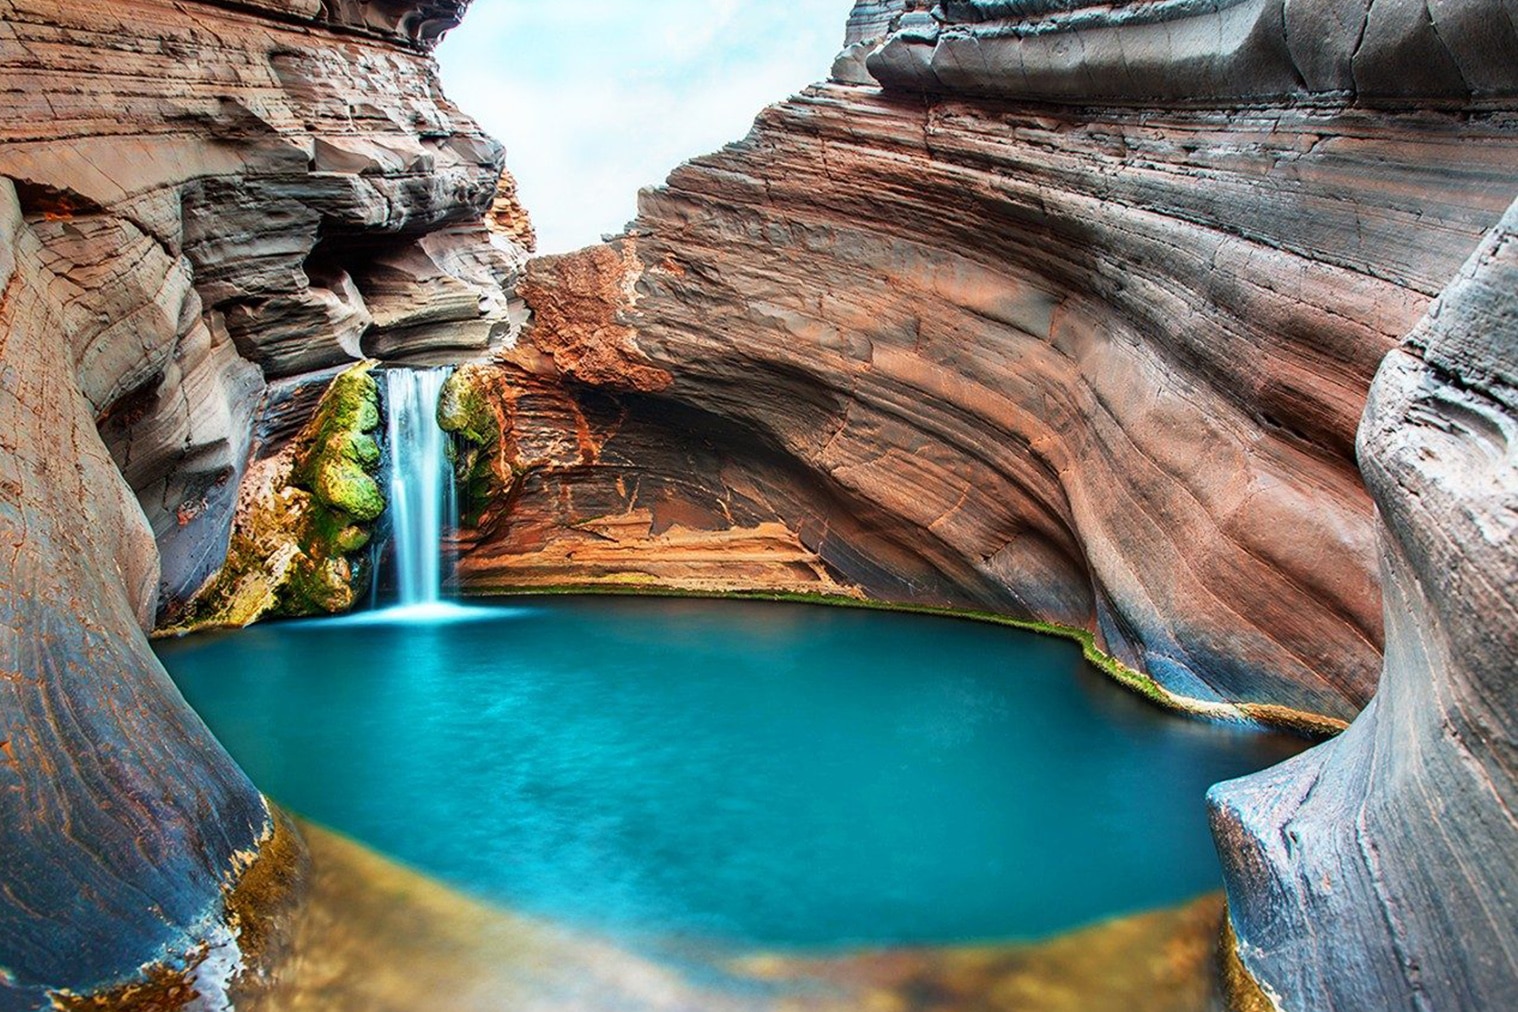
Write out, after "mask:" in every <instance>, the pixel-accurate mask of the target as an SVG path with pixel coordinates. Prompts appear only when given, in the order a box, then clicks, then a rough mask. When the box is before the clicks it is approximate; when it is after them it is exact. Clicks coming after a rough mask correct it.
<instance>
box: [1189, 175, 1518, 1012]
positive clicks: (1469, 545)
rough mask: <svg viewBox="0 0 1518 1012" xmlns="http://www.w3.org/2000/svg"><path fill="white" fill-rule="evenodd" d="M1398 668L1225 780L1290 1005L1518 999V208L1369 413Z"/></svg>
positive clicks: (1369, 454)
mask: <svg viewBox="0 0 1518 1012" xmlns="http://www.w3.org/2000/svg"><path fill="white" fill-rule="evenodd" d="M1360 461H1361V464H1362V466H1363V468H1364V471H1365V479H1366V484H1367V485H1368V486H1369V487H1370V490H1371V493H1372V495H1374V497H1375V500H1376V504H1377V506H1378V507H1379V510H1380V515H1381V518H1382V520H1383V521H1384V522H1385V527H1384V530H1383V533H1382V537H1381V566H1382V573H1383V577H1384V587H1385V593H1386V620H1387V623H1386V624H1387V650H1386V668H1385V672H1384V674H1383V675H1382V679H1381V687H1380V691H1379V692H1378V693H1377V694H1376V698H1375V699H1374V700H1373V701H1372V702H1371V704H1370V706H1369V707H1368V708H1367V709H1366V711H1365V713H1364V714H1363V715H1361V717H1360V718H1359V719H1358V720H1357V721H1355V723H1354V725H1353V726H1352V727H1351V728H1350V729H1349V730H1348V731H1347V732H1345V733H1344V734H1343V735H1342V736H1341V737H1339V738H1337V739H1336V740H1334V741H1332V742H1330V743H1328V744H1326V745H1323V746H1321V747H1319V748H1316V749H1313V750H1312V751H1310V752H1308V753H1304V754H1303V755H1302V756H1300V757H1299V758H1297V759H1294V760H1292V761H1290V762H1287V763H1285V764H1283V765H1281V766H1279V767H1277V768H1276V769H1274V770H1271V771H1268V772H1266V773H1262V774H1259V775H1257V776H1254V777H1250V778H1247V779H1245V780H1241V781H1236V782H1234V783H1231V784H1225V785H1222V786H1221V787H1219V788H1216V789H1215V790H1214V798H1213V804H1214V823H1215V825H1216V826H1217V829H1218V837H1219V839H1220V840H1221V841H1223V842H1224V844H1225V845H1226V846H1225V847H1224V855H1225V860H1226V862H1227V864H1228V871H1229V886H1230V890H1229V891H1230V897H1231V901H1232V909H1233V922H1234V926H1235V929H1236V930H1237V932H1238V934H1239V939H1240V947H1239V948H1240V954H1241V956H1242V957H1243V959H1244V962H1245V964H1246V966H1248V967H1249V968H1250V969H1251V970H1252V971H1253V972H1254V974H1255V976H1256V977H1257V978H1258V979H1259V980H1260V981H1261V982H1262V983H1264V984H1265V985H1267V986H1268V988H1269V989H1270V991H1271V992H1273V993H1274V994H1275V995H1278V996H1279V997H1280V1004H1281V1006H1282V1007H1283V1008H1287V1009H1319V1008H1322V1009H1330V1008H1332V1009H1339V1008H1345V1009H1348V1008H1357V1009H1358V1008H1364V1009H1372V1008H1374V1009H1495V1008H1509V1007H1512V1006H1513V1005H1514V1004H1515V1003H1518V896H1515V895H1514V893H1513V889H1514V868H1515V857H1518V822H1515V819H1514V815H1513V813H1514V810H1515V807H1518V783H1515V779H1514V770H1515V768H1518V763H1515V759H1518V754H1515V748H1518V705H1515V703H1518V686H1515V684H1514V677H1513V676H1514V660H1515V658H1518V594H1515V588H1518V204H1514V206H1513V207H1512V209H1510V210H1509V211H1508V213H1507V215H1506V216H1505V217H1504V218H1503V219H1502V221H1501V223H1500V224H1499V225H1498V226H1497V227H1496V228H1495V229H1494V230H1493V231H1492V233H1491V235H1490V236H1488V238H1487V240H1486V242H1484V243H1483V244H1482V245H1481V247H1480V249H1478V250H1477V251H1476V253H1475V254H1474V255H1473V256H1472V257H1471V259H1470V261H1469V262H1468V263H1467V264H1466V266H1465V268H1464V270H1463V271H1462V272H1461V274H1460V276H1459V277H1458V278H1457V279H1456V280H1455V281H1454V282H1453V283H1452V284H1451V285H1450V286H1449V288H1448V289H1446V290H1445V292H1444V294H1443V295H1442V296H1441V297H1440V298H1439V301H1438V302H1436V303H1435V304H1434V306H1433V307H1432V308H1431V309H1430V311H1429V314H1428V315H1427V316H1426V317H1425V318H1424V319H1423V321H1422V322H1421V323H1419V324H1418V326H1417V327H1416V328H1414V330H1413V331H1412V333H1411V334H1409V335H1408V337H1407V340H1406V341H1405V342H1403V344H1402V345H1401V347H1400V348H1398V349H1397V350H1396V351H1394V352H1393V353H1392V354H1390V355H1389V356H1387V358H1386V361H1385V363H1384V364H1383V365H1382V366H1381V370H1380V373H1379V374H1378V375H1377V378H1376V382H1375V385H1374V386H1373V387H1372V389H1371V400H1370V406H1369V408H1368V409H1367V411H1366V414H1365V421H1364V424H1363V425H1362V426H1361V428H1360Z"/></svg>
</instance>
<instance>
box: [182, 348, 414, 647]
mask: <svg viewBox="0 0 1518 1012" xmlns="http://www.w3.org/2000/svg"><path fill="white" fill-rule="evenodd" d="M373 367H374V363H372V362H364V363H361V364H359V365H357V366H354V367H353V368H351V369H349V370H347V371H346V372H343V373H342V374H340V375H339V376H338V377H337V378H336V379H334V380H333V381H332V383H331V385H330V386H328V388H327V391H326V393H325V394H324V395H323V396H322V400H321V403H320V404H319V405H318V407H317V410H316V413H315V415H313V416H312V418H311V420H310V421H309V422H308V423H307V424H306V427H305V428H304V429H303V430H301V434H300V435H299V436H298V437H296V439H295V440H294V442H293V443H292V444H291V446H290V448H289V449H288V450H287V451H286V454H288V458H287V461H288V462H287V463H284V464H281V465H279V466H278V467H277V468H276V469H275V470H274V471H272V472H269V473H267V474H266V476H265V477H264V479H262V480H264V481H265V482H266V485H265V486H263V488H262V491H260V492H259V493H258V494H256V495H255V496H254V497H253V500H254V501H253V504H252V505H251V507H248V508H246V509H245V510H244V511H243V512H240V513H239V514H238V517H237V519H236V522H235V523H234V525H233V533H232V538H231V543H230V545H229V549H228V552H227V561H226V563H225V564H224V565H223V566H222V568H221V571H220V572H219V573H217V575H216V576H215V577H214V578H213V579H212V580H211V581H209V582H208V583H207V584H206V586H205V587H203V588H202V589H201V591H200V593H198V594H197V595H196V596H195V598H194V599H193V600H192V601H191V602H189V604H188V605H187V606H186V607H185V609H184V611H183V612H182V613H181V614H180V615H179V616H177V617H176V618H175V619H174V620H173V621H172V623H171V625H170V627H169V628H167V629H165V630H164V632H166V633H170V632H172V633H182V632H189V631H193V630H195V629H204V628H212V627H224V626H243V625H249V624H251V623H252V622H254V621H257V620H258V619H259V618H263V617H266V616H270V615H284V616H289V617H301V616H307V615H330V614H336V613H339V612H344V611H347V610H349V609H350V608H352V607H353V605H354V603H355V601H356V600H357V599H358V596H359V594H358V591H357V589H356V588H357V587H359V586H361V585H362V584H363V583H364V581H365V578H366V570H367V566H366V559H365V557H364V556H363V555H361V554H360V553H362V552H363V550H364V549H365V548H367V547H368V545H369V539H370V530H369V525H370V524H372V523H373V522H374V521H375V520H378V519H379V518H380V516H381V515H382V514H383V513H384V511H385V497H384V494H383V493H382V492H381V491H380V484H379V482H378V481H377V480H376V478H375V472H377V471H378V470H379V466H380V460H381V453H380V446H379V443H378V442H376V441H375V439H374V436H373V435H372V433H373V432H374V431H375V430H376V429H378V428H379V424H380V409H379V385H378V384H377V383H376V382H375V380H374V377H373V376H372V375H371V371H372V369H373Z"/></svg>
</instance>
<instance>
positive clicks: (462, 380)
mask: <svg viewBox="0 0 1518 1012" xmlns="http://www.w3.org/2000/svg"><path fill="white" fill-rule="evenodd" d="M474 379H475V376H474V370H472V369H470V368H468V367H467V366H466V367H464V368H462V369H458V370H455V371H454V373H453V375H452V376H450V377H448V381H447V382H446V383H444V384H443V390H442V395H441V396H440V397H439V398H438V404H437V423H438V426H439V427H441V428H442V430H443V431H444V432H451V433H453V434H454V435H456V436H459V437H460V438H462V439H464V440H467V441H468V442H470V443H472V444H474V445H475V446H489V445H491V444H492V443H494V442H495V441H496V440H497V439H499V438H500V419H499V417H498V416H497V415H496V413H495V411H494V409H493V408H492V407H491V404H490V396H489V394H488V393H487V392H486V391H485V390H484V389H483V388H482V387H481V386H480V385H479V384H477V383H476V382H475V381H474Z"/></svg>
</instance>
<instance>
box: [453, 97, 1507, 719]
mask: <svg viewBox="0 0 1518 1012" xmlns="http://www.w3.org/2000/svg"><path fill="white" fill-rule="evenodd" d="M1515 191H1518V131H1515V129H1514V123H1513V121H1512V120H1511V118H1510V117H1508V116H1506V115H1504V114H1499V113H1491V114H1479V113H1478V114H1470V115H1465V114H1459V113H1444V112H1429V111H1421V112H1401V113H1390V112H1385V113H1375V112H1368V111H1365V110H1363V109H1358V108H1354V107H1348V106H1336V107H1328V108H1317V107H1297V106H1291V105H1286V106H1280V107H1269V108H1261V109H1250V110H1180V109H1152V110H1141V109H1136V110H1121V109H1106V110H1094V111H1093V110H1073V109H1060V108H1056V107H1050V106H1038V107H1030V106H1015V105H1004V104H991V103H988V102H982V101H968V100H960V99H939V100H935V101H931V102H927V103H924V101H922V100H921V99H919V98H915V97H913V98H907V97H902V96H898V95H893V94H890V93H885V94H882V93H881V92H880V91H879V90H877V89H873V88H866V87H855V86H845V85H837V84H834V85H829V86H826V87H820V88H816V89H813V90H811V91H809V92H807V93H806V94H805V95H803V96H801V97H798V98H796V99H793V100H792V101H790V102H787V103H785V104H783V105H780V106H776V107H774V108H772V109H770V110H768V111H767V112H765V113H764V114H763V115H762V116H761V117H760V119H759V122H758V124H757V125H756V128H755V131H754V133H753V134H752V135H751V136H750V137H749V138H747V139H746V140H744V141H743V142H741V143H739V144H736V145H732V146H729V147H728V148H727V149H725V150H724V151H722V152H719V153H717V154H714V155H711V156H708V157H706V158H701V159H697V160H696V161H694V162H692V163H690V164H688V165H686V166H684V167H682V168H680V169H679V170H677V171H676V172H675V173H674V175H673V176H671V177H670V180H669V183H668V185H667V186H666V187H665V188H664V189H661V190H658V191H653V192H650V193H647V194H645V196H644V198H643V203H642V214H641V216H640V218H639V219H638V221H637V222H636V223H635V225H634V228H633V235H632V236H629V237H627V238H624V239H621V240H619V241H617V242H616V243H614V244H613V245H612V246H610V247H598V248H593V249H592V250H590V251H586V252H583V253H579V254H573V255H571V257H570V258H569V259H570V262H571V263H572V264H573V266H571V265H570V264H566V262H565V260H564V259H562V258H548V259H546V260H543V261H535V262H533V263H532V264H531V265H530V266H529V268H528V271H527V275H526V279H525V282H524V283H523V285H522V286H520V288H519V291H520V292H521V294H522V295H523V296H524V297H525V298H526V300H527V301H528V303H529V304H530V305H532V306H534V307H535V308H537V307H539V306H541V311H540V313H539V315H538V318H537V320H536V321H535V323H534V324H533V326H532V329H531V330H530V332H529V334H528V336H527V337H526V338H525V339H524V341H523V342H522V344H521V345H520V346H519V347H518V348H517V349H516V350H515V351H514V352H512V353H511V356H510V364H509V365H507V366H503V368H506V369H517V370H525V371H526V372H528V373H530V374H531V376H532V379H531V380H530V381H526V382H518V383H517V384H516V388H517V389H518V390H520V391H522V392H523V393H524V396H521V397H519V398H516V399H515V400H514V401H513V404H512V421H511V426H512V428H511V433H510V434H509V436H508V437H507V441H508V442H511V443H513V444H514V445H515V446H518V447H522V446H538V445H554V446H565V447H569V448H570V449H571V452H570V453H569V456H568V457H567V458H565V457H562V456H561V457H560V458H557V459H558V461H559V462H558V464H557V466H555V467H552V468H548V469H543V468H537V467H535V466H534V464H533V462H534V461H535V460H537V459H540V458H543V459H546V457H545V455H544V454H542V453H537V452H525V453H524V452H521V451H514V452H513V454H508V456H511V457H512V460H511V461H507V464H508V465H509V466H508V467H506V468H504V469H503V471H502V478H503V481H502V484H503V485H509V487H510V489H511V491H510V493H509V494H508V495H504V496H497V502H498V503H504V502H507V501H509V502H510V509H511V515H510V516H498V517H495V518H494V519H496V520H498V521H499V522H497V523H493V524H491V525H488V526H487V527H485V528H481V529H480V530H479V531H478V532H476V533H475V534H474V536H473V537H474V541H473V543H472V544H471V545H470V546H469V547H468V550H467V551H466V553H465V555H464V560H463V568H462V579H463V581H464V584H465V586H467V587H470V588H472V589H476V590H484V589H496V588H498V587H500V586H501V585H503V584H509V583H512V582H528V583H533V582H543V580H544V579H558V578H559V574H558V572H557V570H556V571H555V572H554V573H552V574H550V573H548V572H547V571H546V570H545V571H544V572H543V573H542V574H533V573H532V572H531V570H532V568H533V560H534V558H538V559H542V560H545V565H551V563H548V562H547V560H550V559H553V558H556V557H558V556H561V555H563V554H565V553H566V552H569V553H573V552H577V551H579V550H581V549H582V548H583V549H585V550H587V551H594V546H596V545H598V544H599V543H600V539H598V538H597V537H596V535H595V534H594V533H593V532H591V531H589V530H587V529H585V527H584V526H583V525H581V523H580V522H581V521H586V522H594V523H605V522H606V518H608V517H626V518H629V519H631V518H633V517H634V516H635V515H639V514H640V513H641V512H646V511H652V512H654V513H661V512H662V514H663V515H664V516H666V517H675V516H677V515H679V516H680V517H681V519H679V520H678V521H676V520H669V521H664V522H660V521H658V520H655V521H654V522H653V523H652V524H651V525H650V524H643V525H642V533H640V535H639V537H638V541H639V542H640V546H639V547H640V552H639V553H637V554H636V556H635V553H631V552H628V553H624V555H623V558H624V563H623V565H622V567H621V571H622V572H621V576H620V577H618V575H617V574H616V573H614V572H610V571H606V572H602V571H600V570H597V571H594V572H585V573H582V574H581V575H582V577H583V578H584V579H583V580H581V581H576V582H589V581H590V580H603V579H604V580H614V579H618V578H622V579H628V580H652V581H658V580H663V579H664V577H663V576H658V575H650V574H652V573H653V570H654V569H657V568H661V567H662V560H661V556H660V553H661V550H662V547H663V543H662V542H661V541H660V539H659V537H658V536H657V535H658V533H659V531H660V530H665V529H669V527H670V525H671V524H673V523H678V524H680V526H681V527H683V528H686V529H696V530H707V531H716V532H732V531H740V530H753V529H755V528H756V527H758V526H760V525H765V524H780V525H782V526H784V527H786V528H789V529H790V530H791V531H793V532H795V535H796V537H797V539H798V540H799V542H800V543H801V544H802V546H803V547H804V548H805V549H806V550H807V551H808V552H810V553H811V555H812V556H813V557H814V558H813V562H814V565H813V566H808V567H807V568H808V569H809V570H810V569H815V564H816V563H820V564H821V565H822V566H824V567H825V569H826V571H827V572H828V573H829V574H830V576H829V579H830V580H831V581H833V582H835V583H839V584H842V585H847V586H852V587H856V588H858V590H859V592H862V593H867V594H869V595H871V596H875V597H880V598H886V599H896V600H918V601H929V602H933V603H942V604H951V605H959V606H964V607H976V608H988V609H993V610H1000V611H1007V612H1011V613H1014V614H1020V615H1031V616H1036V617H1039V618H1043V619H1048V620H1053V621H1058V622H1063V623H1066V624H1069V625H1074V626H1080V627H1084V628H1089V629H1092V630H1094V631H1096V632H1097V633H1098V635H1099V636H1100V638H1101V640H1102V641H1103V642H1104V643H1105V644H1106V645H1107V647H1108V649H1109V650H1111V652H1113V653H1114V654H1116V655H1117V656H1118V657H1120V658H1121V659H1123V660H1124V661H1127V662H1128V663H1130V664H1132V665H1133V666H1135V667H1138V668H1141V669H1143V670H1146V671H1148V672H1149V673H1150V674H1152V675H1153V676H1154V677H1155V678H1156V679H1157V680H1159V681H1160V682H1161V683H1162V684H1164V685H1166V687H1167V688H1170V689H1172V690H1173V691H1176V692H1178V693H1180V694H1182V695H1187V696H1191V697H1196V698H1200V699H1213V700H1217V699H1228V700H1238V701H1255V702H1271V703H1277V704H1282V705H1286V706H1290V707H1295V708H1298V709H1301V710H1306V711H1311V712H1315V713H1319V714H1323V715H1327V716H1330V717H1336V718H1342V719H1348V718H1350V717H1352V716H1353V715H1354V714H1355V713H1356V712H1358V710H1359V708H1360V707H1361V706H1363V705H1364V704H1365V702H1366V701H1367V700H1368V699H1369V697H1370V695H1371V693H1372V691H1373V689H1374V686H1375V682H1376V678H1377V674H1378V672H1379V669H1380V662H1381V657H1380V646H1381V636H1382V630H1381V599H1380V594H1379V590H1378V581H1377V575H1376V551H1375V527H1374V517H1373V511H1372V508H1371V503H1370V501H1369V499H1368V497H1367V495H1366V493H1365V491H1364V489H1363V487H1362V485H1361V481H1360V477H1359V473H1358V470H1357V468H1356V465H1355V460H1354V433H1355V429H1356V426H1357V425H1358V422H1359V417H1360V413H1361V410H1362V408H1363V406H1364V403H1365V396H1366V391H1367V390H1368V389H1369V386H1370V380H1371V377H1372V376H1373V375H1374V373H1375V370H1376V368H1377V366H1378V365H1379V364H1380V361H1381V359H1382V358H1383V357H1384V355H1385V354H1386V353H1387V352H1388V351H1389V350H1390V349H1391V348H1392V347H1393V346H1394V345H1395V344H1396V342H1397V341H1398V340H1399V339H1400V338H1401V336H1402V335H1403V334H1405V333H1406V332H1407V331H1408V329H1409V328H1410V327H1411V326H1412V325H1413V323H1414V322H1416V320H1417V319H1418V318H1419V316H1421V315H1422V313H1423V312H1424V311H1425V309H1426V308H1427V305H1428V303H1429V300H1430V299H1431V298H1432V297H1433V296H1434V295H1436V294H1437V293H1438V291H1439V290H1440V288H1441V287H1442V286H1443V285H1444V284H1445V282H1447V281H1448V279H1449V278H1450V277H1451V276H1453V274H1454V273H1455V271H1456V270H1457V269H1458V267H1459V265H1460V263H1461V262H1462V261H1463V260H1464V259H1465V257H1466V256H1467V255H1468V254H1469V252H1470V250H1471V249H1472V248H1473V247H1474V246H1475V245H1476V243H1477V242H1479V240H1480V237H1481V234H1482V233H1483V232H1484V231H1485V230H1486V229H1487V228H1489V227H1490V226H1491V225H1492V223H1493V222H1495V221H1496V220H1497V218H1498V217H1499V216H1500V215H1501V213H1502V211H1503V209H1504V208H1505V207H1506V205H1507V202H1508V201H1509V200H1510V199H1511V197H1512V194H1513V193H1514V192H1515ZM592 289H593V290H595V291H597V292H599V293H601V294H600V295H598V296H596V297H594V298H591V297H589V296H588V295H587V294H586V293H587V292H588V291H590V290H592ZM544 383H547V384H549V385H553V384H554V383H557V384H558V386H559V388H560V390H561V392H560V393H557V394H547V393H544V394H541V395H540V394H537V393H535V391H538V390H540V389H542V385H543V384H544ZM508 385H510V384H508ZM655 432H657V433H659V434H658V435H654V434H653V433H655ZM577 433H578V434H579V435H576V434H577ZM587 434H588V435H589V437H590V439H589V442H586V441H585V439H584V438H582V437H584V436H586V435H587ZM566 440H567V441H569V442H566ZM569 462H572V466H568V464H569ZM513 468H514V470H513ZM507 472H510V473H507ZM620 526H621V527H622V528H623V529H624V531H625V529H626V528H627V527H628V526H629V525H626V524H623V525H620ZM645 534H646V535H647V536H645ZM617 537H618V540H619V541H621V542H622V543H623V544H624V545H625V544H626V543H627V541H628V536H627V535H626V534H625V533H619V534H618V535H617ZM545 546H551V547H545ZM777 562H780V564H783V565H787V566H789V565H791V559H790V558H789V557H784V558H783V560H782V559H780V558H777ZM540 575H541V577H542V579H540V578H539V576H540ZM749 578H750V577H749V574H748V572H747V571H746V569H745V570H735V571H734V572H733V574H732V579H731V581H730V582H731V584H732V585H733V586H734V587H738V586H742V585H743V584H744V583H745V582H746V581H747V580H748V579H749ZM792 582H793V583H794V585H795V587H796V589H805V588H806V586H807V585H808V584H810V583H811V582H812V580H811V578H810V577H809V576H807V575H806V573H800V574H799V578H798V579H795V580H793V581H792Z"/></svg>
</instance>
